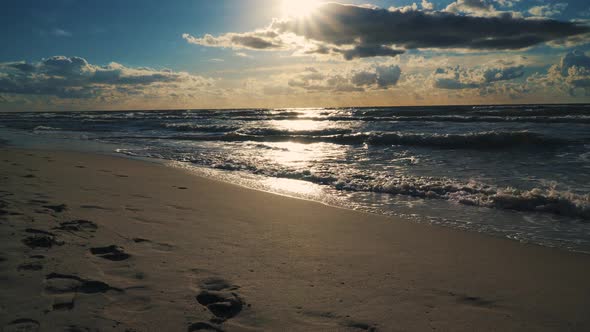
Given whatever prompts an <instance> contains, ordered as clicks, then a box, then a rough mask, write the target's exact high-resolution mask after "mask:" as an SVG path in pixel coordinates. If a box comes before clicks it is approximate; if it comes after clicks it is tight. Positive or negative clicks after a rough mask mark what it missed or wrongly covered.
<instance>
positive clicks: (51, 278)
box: [45, 273, 123, 311]
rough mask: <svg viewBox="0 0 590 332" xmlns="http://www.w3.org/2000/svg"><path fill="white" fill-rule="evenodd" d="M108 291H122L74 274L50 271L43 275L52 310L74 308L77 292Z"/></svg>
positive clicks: (95, 292)
mask: <svg viewBox="0 0 590 332" xmlns="http://www.w3.org/2000/svg"><path fill="white" fill-rule="evenodd" d="M108 291H116V292H123V290H121V289H118V288H115V287H111V286H110V285H109V284H107V283H104V282H102V281H97V280H89V279H84V278H80V277H78V276H75V275H68V274H61V273H50V274H48V275H47V276H46V277H45V292H46V293H47V294H50V295H51V297H52V298H53V305H52V310H53V311H69V310H72V309H74V306H75V298H76V296H77V294H78V293H82V294H97V293H106V292H108Z"/></svg>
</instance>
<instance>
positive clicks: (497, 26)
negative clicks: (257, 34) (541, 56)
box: [272, 2, 590, 49]
mask: <svg viewBox="0 0 590 332" xmlns="http://www.w3.org/2000/svg"><path fill="white" fill-rule="evenodd" d="M469 3H471V2H469ZM272 27H273V28H275V29H277V30H278V31H280V32H283V33H286V32H291V33H295V34H296V35H300V36H304V37H306V38H308V39H311V40H316V41H321V42H325V43H330V44H334V45H357V46H358V45H360V46H362V47H367V45H384V46H385V45H397V46H403V47H405V48H406V49H411V48H468V49H520V48H526V47H529V46H533V45H536V44H539V43H542V42H547V41H552V40H556V39H561V38H567V37H569V36H573V35H578V34H582V33H585V32H588V31H590V30H589V28H588V27H586V26H581V25H579V24H577V23H572V22H560V21H555V20H549V19H545V20H526V19H523V18H515V17H513V16H512V15H509V14H505V15H501V16H497V17H473V16H461V15H457V14H454V13H448V12H421V11H414V10H413V11H406V12H401V11H388V10H385V9H376V8H368V7H359V6H352V5H341V4H337V3H328V4H325V5H323V6H320V7H319V8H318V9H317V11H316V12H315V13H314V14H313V16H312V17H311V18H305V19H299V20H287V21H275V22H274V23H273V25H272Z"/></svg>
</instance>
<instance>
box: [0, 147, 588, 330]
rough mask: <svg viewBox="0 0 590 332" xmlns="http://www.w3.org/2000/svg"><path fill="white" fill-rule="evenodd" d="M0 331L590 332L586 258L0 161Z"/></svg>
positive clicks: (204, 187)
mask: <svg viewBox="0 0 590 332" xmlns="http://www.w3.org/2000/svg"><path fill="white" fill-rule="evenodd" d="M0 170H1V172H0V236H1V238H2V240H1V241H0V280H1V285H2V287H1V288H0V324H1V325H0V326H1V327H2V328H3V331H19V329H20V331H36V330H39V331H96V330H100V331H109V330H115V331H197V330H224V331H255V330H265V331H363V330H378V331H434V330H437V331H569V330H572V331H589V330H590V315H589V313H590V255H582V254H574V253H569V252H565V251H561V250H556V249H549V248H543V247H538V246H532V245H524V244H520V243H517V242H515V241H509V240H504V239H497V238H492V237H488V236H483V235H479V234H473V233H466V232H461V231H457V230H452V229H446V228H441V227H437V226H430V225H423V224H415V223H411V222H405V221H400V220H396V219H394V218H387V217H381V216H376V215H371V214H365V213H359V212H354V211H348V210H344V209H338V208H332V207H328V206H325V205H321V204H318V203H314V202H309V201H304V200H297V199H291V198H286V197H282V196H277V195H273V194H268V193H264V192H258V191H254V190H249V189H246V188H242V187H237V186H233V185H231V184H226V183H221V182H216V181H213V180H209V179H204V178H200V177H197V176H194V175H192V174H189V173H188V172H187V171H184V170H180V169H175V168H171V167H166V166H163V165H160V164H155V163H149V162H144V161H136V160H129V159H124V158H118V157H113V156H102V155H92V154H82V153H71V152H50V151H38V150H17V149H8V148H1V149H0Z"/></svg>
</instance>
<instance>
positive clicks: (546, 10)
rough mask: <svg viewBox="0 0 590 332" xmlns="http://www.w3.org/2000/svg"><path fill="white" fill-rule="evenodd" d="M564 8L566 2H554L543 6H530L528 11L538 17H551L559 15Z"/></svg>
mask: <svg viewBox="0 0 590 332" xmlns="http://www.w3.org/2000/svg"><path fill="white" fill-rule="evenodd" d="M565 8H567V3H555V4H548V5H543V6H534V7H531V8H530V9H529V10H528V12H529V14H531V15H534V16H538V17H551V16H557V15H560V14H561V12H562V11H563V10H564V9H565Z"/></svg>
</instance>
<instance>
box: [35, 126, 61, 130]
mask: <svg viewBox="0 0 590 332" xmlns="http://www.w3.org/2000/svg"><path fill="white" fill-rule="evenodd" d="M57 130H61V128H55V127H50V126H36V127H35V128H33V131H57Z"/></svg>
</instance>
